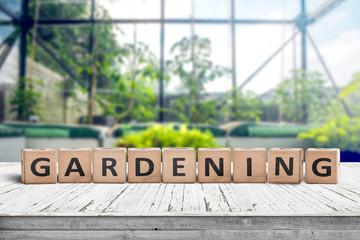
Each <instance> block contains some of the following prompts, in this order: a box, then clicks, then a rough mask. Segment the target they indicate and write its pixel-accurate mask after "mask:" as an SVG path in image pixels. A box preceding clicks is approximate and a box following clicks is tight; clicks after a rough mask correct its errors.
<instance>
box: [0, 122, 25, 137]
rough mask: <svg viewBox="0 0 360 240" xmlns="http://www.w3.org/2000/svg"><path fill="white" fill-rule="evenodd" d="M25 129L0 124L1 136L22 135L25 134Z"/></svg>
mask: <svg viewBox="0 0 360 240" xmlns="http://www.w3.org/2000/svg"><path fill="white" fill-rule="evenodd" d="M24 132H25V131H24V129H18V128H13V127H9V126H4V125H0V138H3V137H21V136H24Z"/></svg>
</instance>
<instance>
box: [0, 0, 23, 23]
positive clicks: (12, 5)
mask: <svg viewBox="0 0 360 240" xmlns="http://www.w3.org/2000/svg"><path fill="white" fill-rule="evenodd" d="M0 4H1V5H3V6H4V7H5V8H6V9H7V10H9V11H10V12H11V13H13V14H14V15H16V14H17V13H18V12H19V11H20V7H21V0H0ZM0 20H10V17H9V16H8V15H7V14H6V13H4V12H3V11H2V10H0Z"/></svg>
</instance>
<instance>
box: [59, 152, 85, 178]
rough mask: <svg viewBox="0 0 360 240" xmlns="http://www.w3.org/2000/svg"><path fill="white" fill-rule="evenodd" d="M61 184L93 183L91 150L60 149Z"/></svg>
mask: <svg viewBox="0 0 360 240" xmlns="http://www.w3.org/2000/svg"><path fill="white" fill-rule="evenodd" d="M58 178H59V182H61V183H89V182H91V149H89V148H59V176H58Z"/></svg>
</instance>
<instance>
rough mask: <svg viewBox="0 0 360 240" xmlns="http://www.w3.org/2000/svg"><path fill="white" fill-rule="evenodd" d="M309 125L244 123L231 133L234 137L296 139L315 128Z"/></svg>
mask: <svg viewBox="0 0 360 240" xmlns="http://www.w3.org/2000/svg"><path fill="white" fill-rule="evenodd" d="M313 127H314V125H313V124H309V125H281V124H276V123H274V124H262V123H244V124H241V125H239V126H237V127H235V128H233V129H232V130H231V131H230V136H233V137H296V136H297V135H298V134H299V133H301V132H306V131H308V130H309V129H311V128H313Z"/></svg>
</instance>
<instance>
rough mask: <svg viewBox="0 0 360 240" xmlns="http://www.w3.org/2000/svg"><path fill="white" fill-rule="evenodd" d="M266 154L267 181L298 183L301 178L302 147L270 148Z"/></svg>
mask: <svg viewBox="0 0 360 240" xmlns="http://www.w3.org/2000/svg"><path fill="white" fill-rule="evenodd" d="M268 154H269V156H268V181H269V183H300V182H301V181H302V179H303V159H304V150H303V149H302V148H272V149H270V150H269V153H268Z"/></svg>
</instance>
